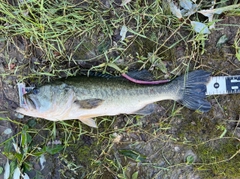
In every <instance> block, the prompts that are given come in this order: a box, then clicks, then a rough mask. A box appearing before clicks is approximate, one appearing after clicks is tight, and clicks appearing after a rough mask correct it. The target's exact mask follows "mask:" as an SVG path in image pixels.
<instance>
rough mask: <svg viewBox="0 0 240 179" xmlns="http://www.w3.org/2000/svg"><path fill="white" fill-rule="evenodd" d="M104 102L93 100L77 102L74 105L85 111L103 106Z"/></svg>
mask: <svg viewBox="0 0 240 179" xmlns="http://www.w3.org/2000/svg"><path fill="white" fill-rule="evenodd" d="M103 101H104V100H103V99H97V98H93V99H85V100H75V101H74V103H75V104H77V105H79V107H80V108H83V109H93V108H96V107H98V106H99V105H101V104H102V102H103Z"/></svg>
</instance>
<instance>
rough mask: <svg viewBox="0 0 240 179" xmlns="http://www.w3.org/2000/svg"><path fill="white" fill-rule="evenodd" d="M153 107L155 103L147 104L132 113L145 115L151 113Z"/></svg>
mask: <svg viewBox="0 0 240 179" xmlns="http://www.w3.org/2000/svg"><path fill="white" fill-rule="evenodd" d="M155 108H156V105H155V104H148V105H147V106H145V107H143V108H142V109H140V110H138V111H136V112H134V114H140V115H143V116H146V115H149V114H152V113H153V112H154V110H155Z"/></svg>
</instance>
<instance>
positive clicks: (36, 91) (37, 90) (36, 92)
mask: <svg viewBox="0 0 240 179" xmlns="http://www.w3.org/2000/svg"><path fill="white" fill-rule="evenodd" d="M31 93H32V94H38V93H39V89H37V88H33V89H32V91H31Z"/></svg>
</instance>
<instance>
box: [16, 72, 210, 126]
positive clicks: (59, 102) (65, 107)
mask: <svg viewBox="0 0 240 179" xmlns="http://www.w3.org/2000/svg"><path fill="white" fill-rule="evenodd" d="M209 79H210V73H208V72H206V71H203V70H197V71H193V72H190V73H188V74H186V75H182V76H179V77H177V78H175V79H174V80H172V81H171V82H169V83H167V84H164V85H140V84H136V83H133V82H130V81H128V80H126V79H124V78H121V77H118V78H107V77H106V78H103V77H97V76H95V77H86V76H79V77H70V78H67V79H62V80H58V81H56V82H54V83H52V84H46V85H43V86H41V87H39V88H35V89H33V90H32V91H31V92H29V93H26V94H25V95H24V96H23V98H24V101H25V103H26V105H25V106H24V107H19V108H17V110H16V111H17V112H19V113H22V114H24V115H27V116H32V117H39V118H43V119H47V120H51V121H61V120H69V119H79V120H80V121H82V122H83V123H85V124H87V125H89V126H91V127H97V125H96V123H95V121H94V120H93V118H94V117H98V116H113V115H118V114H140V115H148V114H151V113H152V112H153V111H154V105H153V103H154V102H157V101H161V100H174V101H178V102H180V103H182V104H183V105H184V106H186V107H187V108H189V109H193V110H200V111H202V112H207V111H209V109H210V108H211V105H210V103H209V102H208V101H207V100H206V99H205V97H206V95H205V93H206V84H207V83H208V81H209Z"/></svg>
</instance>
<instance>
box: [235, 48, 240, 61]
mask: <svg viewBox="0 0 240 179" xmlns="http://www.w3.org/2000/svg"><path fill="white" fill-rule="evenodd" d="M236 57H237V59H238V60H239V61H240V50H239V51H238V53H236Z"/></svg>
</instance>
